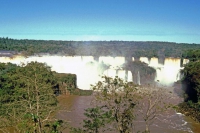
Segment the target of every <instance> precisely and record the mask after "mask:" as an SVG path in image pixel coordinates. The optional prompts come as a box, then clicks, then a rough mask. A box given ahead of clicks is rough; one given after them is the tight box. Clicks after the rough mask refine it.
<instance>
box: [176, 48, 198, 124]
mask: <svg viewBox="0 0 200 133" xmlns="http://www.w3.org/2000/svg"><path fill="white" fill-rule="evenodd" d="M183 56H184V58H188V59H189V60H190V62H189V63H188V64H186V65H185V68H184V69H183V70H182V71H181V72H182V74H183V75H184V77H183V79H182V82H183V83H184V84H185V88H184V91H185V103H181V104H180V105H179V111H180V112H182V113H184V114H185V115H189V116H191V117H192V118H193V119H195V120H197V121H198V122H200V61H199V60H200V50H199V49H198V50H189V51H187V52H185V53H184V54H183ZM188 112H189V114H188Z"/></svg>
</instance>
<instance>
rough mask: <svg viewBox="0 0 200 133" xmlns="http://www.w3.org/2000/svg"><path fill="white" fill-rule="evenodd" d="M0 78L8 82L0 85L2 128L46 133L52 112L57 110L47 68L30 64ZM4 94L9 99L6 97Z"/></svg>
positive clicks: (51, 76)
mask: <svg viewBox="0 0 200 133" xmlns="http://www.w3.org/2000/svg"><path fill="white" fill-rule="evenodd" d="M1 77H3V79H1V80H5V79H8V81H9V83H8V82H1V92H0V95H1V96H0V97H1V99H0V103H1V105H0V112H1V113H0V116H1V117H2V120H4V127H5V128H8V127H12V128H14V129H15V130H17V131H19V132H22V131H27V132H35V133H42V132H45V131H47V132H48V130H50V129H49V125H52V123H54V122H55V121H56V119H54V118H53V113H54V112H55V111H56V108H57V100H56V97H55V94H54V91H55V90H54V89H55V88H54V86H55V84H56V80H55V78H54V76H53V73H52V72H51V70H50V68H49V67H48V66H46V65H45V64H43V63H37V62H31V63H28V64H27V65H23V64H22V67H16V68H14V69H10V70H9V69H7V70H5V73H3V74H2V75H1ZM5 90H7V92H5ZM3 92H5V93H3ZM8 92H9V93H10V94H11V95H12V96H10V97H9V93H8ZM5 94H7V95H6V96H3V95H5ZM7 96H8V97H7ZM9 98H11V100H10V99H9Z"/></svg>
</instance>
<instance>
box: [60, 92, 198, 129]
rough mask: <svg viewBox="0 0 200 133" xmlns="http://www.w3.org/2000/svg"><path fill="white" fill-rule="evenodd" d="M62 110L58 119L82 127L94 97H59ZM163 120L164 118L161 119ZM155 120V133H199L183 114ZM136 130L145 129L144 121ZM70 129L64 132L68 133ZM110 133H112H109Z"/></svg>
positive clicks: (139, 122)
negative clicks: (85, 114) (87, 109)
mask: <svg viewBox="0 0 200 133" xmlns="http://www.w3.org/2000/svg"><path fill="white" fill-rule="evenodd" d="M58 100H59V105H60V107H61V109H60V110H59V112H58V113H57V118H58V119H62V120H65V121H68V122H69V124H70V125H71V126H73V127H80V126H81V124H80V123H81V122H82V120H83V119H84V118H85V116H84V115H83V114H84V109H86V108H88V107H91V101H92V100H93V97H92V96H71V95H70V96H69V95H62V96H59V97H58ZM159 119H162V116H161V117H159ZM159 119H155V122H154V123H153V124H152V126H150V131H151V132H153V133H199V132H200V124H198V123H196V122H195V121H193V120H192V119H190V118H188V117H185V116H184V115H182V114H177V113H175V111H174V112H173V113H170V116H169V117H167V118H166V116H163V119H162V121H161V120H159ZM135 127H136V130H140V131H141V130H143V129H145V125H144V123H143V122H142V121H137V122H135ZM68 132H69V129H66V130H64V133H68ZM109 133H110V132H109Z"/></svg>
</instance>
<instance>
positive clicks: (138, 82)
mask: <svg viewBox="0 0 200 133" xmlns="http://www.w3.org/2000/svg"><path fill="white" fill-rule="evenodd" d="M137 84H138V85H141V84H140V72H139V71H138V74H137Z"/></svg>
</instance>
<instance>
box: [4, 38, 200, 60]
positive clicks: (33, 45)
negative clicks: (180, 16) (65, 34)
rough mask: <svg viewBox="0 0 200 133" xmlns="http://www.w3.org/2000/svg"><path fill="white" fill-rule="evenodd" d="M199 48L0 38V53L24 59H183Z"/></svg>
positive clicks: (159, 44)
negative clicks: (45, 55)
mask: <svg viewBox="0 0 200 133" xmlns="http://www.w3.org/2000/svg"><path fill="white" fill-rule="evenodd" d="M199 48H200V45H198V44H183V43H181V44H178V43H173V42H155V41H154V42H153V41H152V42H150V41H149V42H139V41H138V42H135V41H54V40H48V41H45V40H27V39H26V40H16V39H10V38H0V50H8V51H15V52H21V53H22V54H24V55H33V54H35V53H50V54H62V55H72V56H74V55H90V56H95V57H98V56H100V55H101V56H125V57H131V56H133V57H141V56H145V57H182V53H183V52H184V51H186V50H188V49H199Z"/></svg>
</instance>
